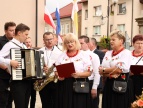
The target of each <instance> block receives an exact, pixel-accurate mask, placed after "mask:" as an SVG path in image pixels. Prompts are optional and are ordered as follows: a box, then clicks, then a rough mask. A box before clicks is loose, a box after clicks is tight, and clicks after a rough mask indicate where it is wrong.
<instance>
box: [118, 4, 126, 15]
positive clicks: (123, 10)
mask: <svg viewBox="0 0 143 108" xmlns="http://www.w3.org/2000/svg"><path fill="white" fill-rule="evenodd" d="M118 13H119V14H126V3H122V4H119V10H118Z"/></svg>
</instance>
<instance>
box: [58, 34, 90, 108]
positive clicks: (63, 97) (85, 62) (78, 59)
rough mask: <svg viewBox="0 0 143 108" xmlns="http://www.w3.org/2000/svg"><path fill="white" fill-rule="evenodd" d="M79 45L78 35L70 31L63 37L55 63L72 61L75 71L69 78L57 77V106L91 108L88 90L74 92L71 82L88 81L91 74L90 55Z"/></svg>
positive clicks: (63, 107) (60, 107)
mask: <svg viewBox="0 0 143 108" xmlns="http://www.w3.org/2000/svg"><path fill="white" fill-rule="evenodd" d="M80 48H81V46H80V43H79V41H78V37H77V36H75V35H74V34H72V33H69V34H67V35H66V36H65V37H64V41H63V49H64V50H65V51H64V52H63V54H61V56H60V58H59V59H58V61H57V62H56V65H59V64H66V63H70V62H73V64H74V68H75V73H73V74H72V77H70V78H61V77H59V81H58V91H59V92H58V103H57V108H91V107H90V92H89V93H76V92H74V91H73V82H75V81H76V80H77V81H85V79H86V81H88V76H90V75H91V71H90V67H91V62H90V57H89V55H87V53H86V52H84V51H81V50H80Z"/></svg>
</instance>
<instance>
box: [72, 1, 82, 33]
mask: <svg viewBox="0 0 143 108" xmlns="http://www.w3.org/2000/svg"><path fill="white" fill-rule="evenodd" d="M78 1H80V0H74V1H73V9H72V16H71V18H72V20H73V32H74V34H75V35H78V15H77V12H78V5H77V2H78Z"/></svg>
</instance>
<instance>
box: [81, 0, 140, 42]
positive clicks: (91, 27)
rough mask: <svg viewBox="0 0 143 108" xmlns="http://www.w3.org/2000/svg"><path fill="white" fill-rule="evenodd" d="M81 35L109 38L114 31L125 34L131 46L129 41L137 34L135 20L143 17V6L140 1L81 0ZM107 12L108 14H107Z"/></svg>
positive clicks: (98, 38) (137, 28)
mask: <svg viewBox="0 0 143 108" xmlns="http://www.w3.org/2000/svg"><path fill="white" fill-rule="evenodd" d="M81 3H82V27H81V34H85V35H88V36H89V37H94V38H96V39H97V41H100V38H101V37H107V36H109V34H110V32H111V31H112V30H114V29H119V30H121V31H123V32H125V34H126V36H127V37H128V38H127V40H128V42H129V43H130V45H131V39H132V38H133V36H134V35H136V34H139V27H138V23H137V22H136V20H135V19H136V18H138V17H141V16H143V4H141V3H140V0H102V1H101V0H82V1H81ZM108 12H109V14H108Z"/></svg>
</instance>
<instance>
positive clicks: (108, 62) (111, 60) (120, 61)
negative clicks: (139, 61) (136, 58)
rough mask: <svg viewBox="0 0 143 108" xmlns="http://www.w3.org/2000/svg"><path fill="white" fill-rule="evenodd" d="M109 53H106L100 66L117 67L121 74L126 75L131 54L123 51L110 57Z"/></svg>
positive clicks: (110, 52)
mask: <svg viewBox="0 0 143 108" xmlns="http://www.w3.org/2000/svg"><path fill="white" fill-rule="evenodd" d="M112 52H113V50H111V51H107V52H106V54H105V56H104V58H103V62H102V66H103V67H105V68H110V67H114V66H116V67H118V68H120V69H122V73H128V72H129V69H130V65H131V57H132V56H131V52H130V51H129V50H127V49H124V50H123V51H121V52H120V53H119V54H117V55H115V56H112Z"/></svg>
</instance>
